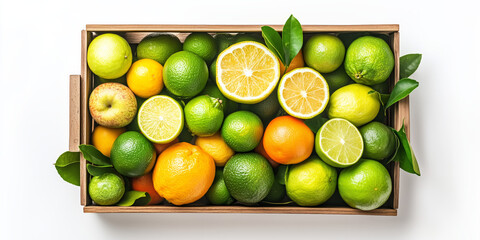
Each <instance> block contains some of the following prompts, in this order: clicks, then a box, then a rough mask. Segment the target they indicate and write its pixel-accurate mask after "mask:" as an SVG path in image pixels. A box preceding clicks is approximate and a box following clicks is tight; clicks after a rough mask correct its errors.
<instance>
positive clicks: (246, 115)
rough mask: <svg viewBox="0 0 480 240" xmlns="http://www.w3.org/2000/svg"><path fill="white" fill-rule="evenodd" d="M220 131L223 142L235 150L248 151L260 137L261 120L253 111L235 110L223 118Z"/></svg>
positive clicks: (261, 133) (258, 141) (255, 144)
mask: <svg viewBox="0 0 480 240" xmlns="http://www.w3.org/2000/svg"><path fill="white" fill-rule="evenodd" d="M221 133H222V137H223V139H224V140H225V142H226V143H227V144H228V146H230V147H231V148H232V149H233V150H234V151H235V152H249V151H252V150H253V149H254V148H255V147H256V146H257V145H258V143H260V140H261V139H262V135H263V124H262V120H260V118H259V117H258V116H257V115H255V113H251V112H247V111H237V112H234V113H232V114H230V115H228V116H227V117H226V118H225V121H224V122H223V126H222V131H221Z"/></svg>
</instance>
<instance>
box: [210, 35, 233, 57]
mask: <svg viewBox="0 0 480 240" xmlns="http://www.w3.org/2000/svg"><path fill="white" fill-rule="evenodd" d="M214 38H215V40H217V44H218V53H221V52H223V50H225V49H227V48H228V47H230V45H232V44H234V43H235V36H234V35H232V34H228V33H217V34H215V37H214Z"/></svg>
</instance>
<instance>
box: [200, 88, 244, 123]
mask: <svg viewBox="0 0 480 240" xmlns="http://www.w3.org/2000/svg"><path fill="white" fill-rule="evenodd" d="M200 94H201V95H208V96H210V97H214V98H219V99H221V100H222V105H223V112H224V113H225V116H227V115H228V114H230V113H232V112H235V111H237V110H238V105H239V104H238V103H236V102H234V101H232V100H230V99H228V98H226V97H225V96H223V94H222V92H221V91H220V89H218V87H217V84H215V83H212V82H209V83H207V86H205V88H204V89H203V91H202V92H201V93H200Z"/></svg>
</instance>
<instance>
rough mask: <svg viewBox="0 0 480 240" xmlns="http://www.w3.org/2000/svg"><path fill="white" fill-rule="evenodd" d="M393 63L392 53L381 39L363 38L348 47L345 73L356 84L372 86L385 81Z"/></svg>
mask: <svg viewBox="0 0 480 240" xmlns="http://www.w3.org/2000/svg"><path fill="white" fill-rule="evenodd" d="M394 62H395V60H394V57H393V52H392V50H391V49H390V46H388V44H387V43H386V42H385V41H384V40H383V39H381V38H378V37H373V36H364V37H360V38H357V39H356V40H355V41H353V42H352V44H350V46H349V47H348V49H347V54H346V56H345V71H346V72H347V74H348V76H350V77H351V78H352V79H353V81H355V82H357V83H362V84H365V85H374V84H379V83H382V82H384V81H385V80H387V78H388V77H389V76H390V73H391V72H392V70H393V65H394Z"/></svg>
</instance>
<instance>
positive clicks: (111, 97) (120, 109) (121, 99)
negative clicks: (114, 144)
mask: <svg viewBox="0 0 480 240" xmlns="http://www.w3.org/2000/svg"><path fill="white" fill-rule="evenodd" d="M88 106H89V109H90V115H92V118H93V119H94V120H95V122H97V123H98V124H100V125H102V126H105V127H108V128H121V127H125V126H127V125H128V124H129V123H130V122H132V120H133V118H134V117H135V115H136V114H137V100H136V99H135V94H133V92H132V91H131V90H130V89H129V88H128V87H127V86H125V85H123V84H120V83H103V84H100V85H99V86H98V87H96V88H95V89H94V90H93V91H92V93H91V94H90V98H89V100H88Z"/></svg>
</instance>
